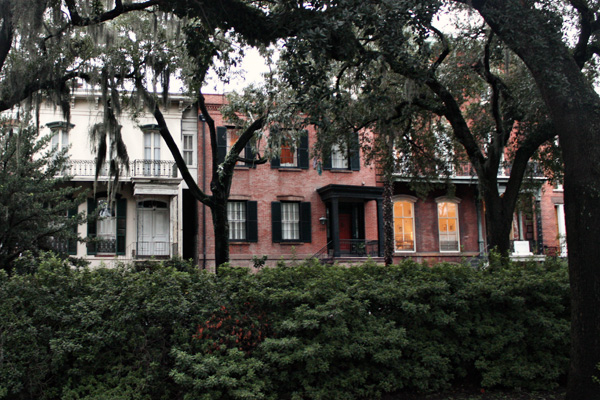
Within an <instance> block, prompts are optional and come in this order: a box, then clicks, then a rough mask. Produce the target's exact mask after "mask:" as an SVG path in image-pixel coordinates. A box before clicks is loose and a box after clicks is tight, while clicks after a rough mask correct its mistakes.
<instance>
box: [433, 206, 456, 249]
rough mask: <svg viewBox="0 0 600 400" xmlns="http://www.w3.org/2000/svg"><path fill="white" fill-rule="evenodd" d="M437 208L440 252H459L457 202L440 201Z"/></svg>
mask: <svg viewBox="0 0 600 400" xmlns="http://www.w3.org/2000/svg"><path fill="white" fill-rule="evenodd" d="M437 208H438V227H439V234H440V237H439V238H440V251H459V250H460V241H459V232H458V201H457V200H448V199H440V200H438V205H437Z"/></svg>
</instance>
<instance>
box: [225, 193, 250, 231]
mask: <svg viewBox="0 0 600 400" xmlns="http://www.w3.org/2000/svg"><path fill="white" fill-rule="evenodd" d="M227 219H228V221H229V239H230V240H245V239H246V202H245V201H230V202H228V203H227Z"/></svg>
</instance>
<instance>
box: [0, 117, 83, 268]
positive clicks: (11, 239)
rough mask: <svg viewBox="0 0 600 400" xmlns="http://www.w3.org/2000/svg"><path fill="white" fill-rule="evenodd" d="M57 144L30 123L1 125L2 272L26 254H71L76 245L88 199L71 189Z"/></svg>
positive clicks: (0, 204) (3, 121)
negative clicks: (81, 209) (51, 250)
mask: <svg viewBox="0 0 600 400" xmlns="http://www.w3.org/2000/svg"><path fill="white" fill-rule="evenodd" d="M51 139H52V138H51V136H46V137H42V138H38V133H37V130H36V129H35V127H34V126H32V125H30V124H28V123H27V122H22V121H18V120H17V121H12V120H7V119H2V120H1V121H0V269H6V270H11V269H12V262H13V260H14V259H15V258H16V257H18V256H19V254H21V253H23V252H24V251H25V250H30V251H34V252H36V251H39V250H43V249H49V248H57V249H60V248H64V249H63V251H65V252H66V250H67V246H68V243H69V241H71V243H72V245H73V244H75V243H76V240H77V233H76V231H75V229H76V227H77V224H78V223H80V222H81V221H82V218H83V216H82V215H78V214H77V211H76V209H77V204H79V202H80V198H81V195H82V194H81V193H78V190H77V189H75V188H72V187H68V186H67V185H66V184H65V182H66V181H67V178H68V177H66V176H65V174H64V168H65V165H66V161H67V160H66V157H65V153H64V151H63V152H61V151H60V150H59V149H54V148H52V147H51V146H50V140H51Z"/></svg>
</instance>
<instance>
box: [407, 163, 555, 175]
mask: <svg viewBox="0 0 600 400" xmlns="http://www.w3.org/2000/svg"><path fill="white" fill-rule="evenodd" d="M446 168H447V170H448V172H449V174H450V177H451V178H468V177H473V178H476V177H477V173H476V172H475V168H473V166H472V165H471V163H469V162H461V163H458V164H452V165H448V166H447V167H446ZM511 168H512V165H504V166H502V165H501V166H500V168H499V169H498V177H504V178H508V177H509V176H510V172H511ZM439 172H440V174H441V173H444V172H445V171H441V170H440V171H439ZM412 174H413V172H409V171H407V170H406V169H404V168H402V167H399V168H398V169H396V175H399V176H405V177H406V176H410V175H412ZM526 175H532V176H534V177H543V176H544V172H543V171H542V169H541V167H540V165H539V164H538V163H535V162H530V163H529V164H528V165H527V170H526Z"/></svg>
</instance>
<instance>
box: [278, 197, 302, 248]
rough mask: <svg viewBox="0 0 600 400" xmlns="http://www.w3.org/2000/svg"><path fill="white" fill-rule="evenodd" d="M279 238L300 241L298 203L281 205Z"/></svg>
mask: <svg viewBox="0 0 600 400" xmlns="http://www.w3.org/2000/svg"><path fill="white" fill-rule="evenodd" d="M281 238H282V239H283V240H299V239H300V203H281Z"/></svg>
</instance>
